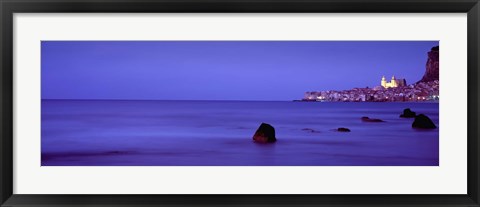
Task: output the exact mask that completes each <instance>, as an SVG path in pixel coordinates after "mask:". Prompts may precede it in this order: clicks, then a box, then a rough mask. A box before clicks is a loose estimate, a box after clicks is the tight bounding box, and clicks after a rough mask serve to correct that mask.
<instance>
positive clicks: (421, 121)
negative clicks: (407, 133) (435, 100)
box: [412, 114, 437, 129]
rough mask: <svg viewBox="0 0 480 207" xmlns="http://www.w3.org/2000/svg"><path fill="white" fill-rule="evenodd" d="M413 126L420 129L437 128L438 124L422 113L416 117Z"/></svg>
mask: <svg viewBox="0 0 480 207" xmlns="http://www.w3.org/2000/svg"><path fill="white" fill-rule="evenodd" d="M412 127H413V128H420V129H435V128H437V126H435V124H434V123H433V121H432V120H431V119H430V118H428V116H425V115H424V114H420V115H418V116H416V117H415V121H413V123H412Z"/></svg>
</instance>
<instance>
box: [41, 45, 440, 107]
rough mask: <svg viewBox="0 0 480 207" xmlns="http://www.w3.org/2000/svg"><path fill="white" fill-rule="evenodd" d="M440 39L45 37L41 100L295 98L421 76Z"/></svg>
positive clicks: (412, 80)
mask: <svg viewBox="0 0 480 207" xmlns="http://www.w3.org/2000/svg"><path fill="white" fill-rule="evenodd" d="M437 45H438V41H42V77H41V78H42V99H158V100H293V99H301V98H302V97H303V94H304V92H306V91H319V90H344V89H351V88H354V87H366V86H368V87H374V86H377V85H380V79H381V77H382V75H385V77H386V78H387V80H390V78H391V76H392V75H395V77H397V78H406V80H407V84H411V83H413V82H416V81H418V80H420V79H421V78H422V76H423V73H424V72H425V63H426V61H427V52H428V51H430V48H432V47H433V46H437Z"/></svg>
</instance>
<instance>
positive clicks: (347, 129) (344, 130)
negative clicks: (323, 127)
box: [337, 127, 350, 132]
mask: <svg viewBox="0 0 480 207" xmlns="http://www.w3.org/2000/svg"><path fill="white" fill-rule="evenodd" d="M337 131H339V132H350V129H349V128H344V127H340V128H338V129H337Z"/></svg>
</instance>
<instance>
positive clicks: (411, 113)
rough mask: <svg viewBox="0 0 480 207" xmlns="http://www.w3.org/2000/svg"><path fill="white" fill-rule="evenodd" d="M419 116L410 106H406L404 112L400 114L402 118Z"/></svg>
mask: <svg viewBox="0 0 480 207" xmlns="http://www.w3.org/2000/svg"><path fill="white" fill-rule="evenodd" d="M416 116H417V113H416V112H414V111H411V110H410V108H406V109H404V110H403V114H400V117H401V118H415V117H416Z"/></svg>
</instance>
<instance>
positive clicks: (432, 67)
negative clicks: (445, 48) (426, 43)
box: [418, 46, 439, 82]
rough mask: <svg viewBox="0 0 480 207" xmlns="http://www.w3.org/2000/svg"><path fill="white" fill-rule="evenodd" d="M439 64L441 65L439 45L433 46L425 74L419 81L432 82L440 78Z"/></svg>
mask: <svg viewBox="0 0 480 207" xmlns="http://www.w3.org/2000/svg"><path fill="white" fill-rule="evenodd" d="M438 66H439V46H436V47H432V49H431V50H430V52H428V60H427V64H426V66H425V67H426V70H425V74H424V75H423V77H422V79H421V80H420V81H418V82H430V81H435V80H438V76H439V75H438V74H439V72H438Z"/></svg>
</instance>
